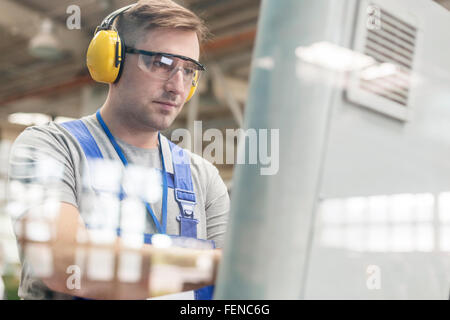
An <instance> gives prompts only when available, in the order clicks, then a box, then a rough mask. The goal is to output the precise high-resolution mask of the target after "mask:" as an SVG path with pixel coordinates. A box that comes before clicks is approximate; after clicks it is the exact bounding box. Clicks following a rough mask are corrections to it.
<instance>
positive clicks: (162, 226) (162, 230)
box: [96, 110, 168, 234]
mask: <svg viewBox="0 0 450 320" xmlns="http://www.w3.org/2000/svg"><path fill="white" fill-rule="evenodd" d="M96 116H97V120H98V122H100V125H101V126H102V128H103V131H105V133H106V135H107V136H108V139H109V141H110V142H111V144H112V145H113V147H114V149H115V150H116V152H117V155H118V156H119V158H120V160H121V161H122V163H123V165H124V166H125V167H126V166H127V165H128V161H127V158H126V157H125V155H124V154H123V152H122V149H120V146H119V145H118V144H117V141H116V139H115V138H114V136H113V135H112V134H111V131H109V129H108V127H107V126H106V123H105V122H104V121H103V118H102V116H101V115H100V110H97V113H96ZM158 141H159V154H160V155H161V163H162V179H163V199H162V208H161V211H162V221H161V224H160V223H159V221H158V219H157V218H156V216H155V213H154V212H153V210H152V208H151V207H150V204H149V203H148V202H146V201H144V204H145V207H146V208H147V211H148V213H149V214H150V216H151V217H152V219H153V222H154V223H155V226H156V229H157V230H158V233H163V234H165V233H166V229H167V193H168V186H167V174H166V165H165V163H164V155H163V152H162V145H161V134H160V133H159V132H158Z"/></svg>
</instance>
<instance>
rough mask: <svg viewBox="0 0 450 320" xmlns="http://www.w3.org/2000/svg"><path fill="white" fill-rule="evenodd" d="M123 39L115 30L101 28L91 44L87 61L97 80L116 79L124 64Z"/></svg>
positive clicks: (105, 81) (109, 80) (109, 81)
mask: <svg viewBox="0 0 450 320" xmlns="http://www.w3.org/2000/svg"><path fill="white" fill-rule="evenodd" d="M122 49H123V48H122V41H121V39H120V37H119V34H118V33H117V32H116V31H115V30H100V31H98V32H97V33H96V34H95V36H94V38H93V39H92V40H91V43H90V44H89V48H88V51H87V57H86V63H87V67H88V69H89V73H90V74H91V77H92V79H94V80H95V81H97V82H103V83H113V82H115V81H116V79H117V77H118V75H119V72H120V68H121V65H122V59H123V57H122V56H123V54H122Z"/></svg>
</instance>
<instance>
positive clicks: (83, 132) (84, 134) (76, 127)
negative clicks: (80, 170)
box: [61, 119, 103, 160]
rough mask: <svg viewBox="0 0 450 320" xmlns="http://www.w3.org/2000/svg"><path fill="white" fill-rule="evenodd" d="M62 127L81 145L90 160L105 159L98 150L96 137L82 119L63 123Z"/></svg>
mask: <svg viewBox="0 0 450 320" xmlns="http://www.w3.org/2000/svg"><path fill="white" fill-rule="evenodd" d="M61 125H62V126H63V127H64V128H65V129H67V130H68V131H69V132H70V133H71V134H72V135H73V136H74V137H75V138H76V139H77V140H78V142H79V143H80V145H81V147H82V148H83V151H84V154H85V155H86V158H88V160H89V159H90V158H91V159H99V158H100V159H103V155H102V153H101V151H100V149H99V148H98V145H97V143H96V142H95V140H94V137H93V136H92V134H91V133H90V132H89V129H88V128H87V127H86V125H85V124H84V122H83V121H81V120H80V119H78V120H73V121H68V122H63V123H61Z"/></svg>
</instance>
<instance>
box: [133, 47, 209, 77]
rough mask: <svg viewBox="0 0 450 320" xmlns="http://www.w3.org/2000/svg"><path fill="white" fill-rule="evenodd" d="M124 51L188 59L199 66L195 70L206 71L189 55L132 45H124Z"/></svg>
mask: <svg viewBox="0 0 450 320" xmlns="http://www.w3.org/2000/svg"><path fill="white" fill-rule="evenodd" d="M125 52H126V53H132V54H143V55H146V56H156V55H162V56H166V57H169V58H170V57H173V58H179V59H182V60H184V61H190V62H192V63H194V64H195V65H196V66H197V67H199V70H197V71H206V67H205V66H204V65H203V64H201V63H200V62H198V61H196V60H194V59H191V58H189V57H185V56H182V55H179V54H172V53H165V52H157V51H146V50H140V49H136V48H133V47H127V46H125Z"/></svg>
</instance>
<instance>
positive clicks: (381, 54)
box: [359, 8, 417, 107]
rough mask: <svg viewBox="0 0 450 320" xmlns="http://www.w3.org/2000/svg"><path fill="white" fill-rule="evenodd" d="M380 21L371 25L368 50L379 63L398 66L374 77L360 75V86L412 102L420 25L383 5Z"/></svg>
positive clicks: (389, 96)
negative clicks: (367, 77) (413, 70)
mask: <svg viewBox="0 0 450 320" xmlns="http://www.w3.org/2000/svg"><path fill="white" fill-rule="evenodd" d="M380 22H381V23H380V25H379V27H378V28H373V29H368V30H367V33H366V39H365V46H364V49H363V50H364V53H365V54H366V55H368V56H371V57H373V58H374V59H375V60H376V61H377V62H378V63H391V64H393V65H395V66H396V67H397V71H396V72H395V73H393V74H390V75H387V76H384V77H379V78H376V79H374V80H364V79H359V80H360V81H359V86H360V89H362V90H364V91H368V92H370V93H372V94H375V95H377V96H380V97H383V98H386V99H388V100H390V101H392V102H394V103H398V104H400V105H402V106H404V107H406V106H407V104H408V97H409V91H410V84H411V74H412V65H413V60H414V49H415V46H416V36H417V29H416V28H415V27H414V26H412V25H411V24H409V23H407V22H405V21H403V20H401V19H399V18H397V17H395V16H394V15H392V14H390V13H388V12H386V10H383V9H381V8H380Z"/></svg>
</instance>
